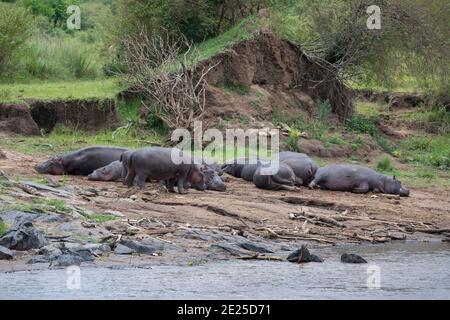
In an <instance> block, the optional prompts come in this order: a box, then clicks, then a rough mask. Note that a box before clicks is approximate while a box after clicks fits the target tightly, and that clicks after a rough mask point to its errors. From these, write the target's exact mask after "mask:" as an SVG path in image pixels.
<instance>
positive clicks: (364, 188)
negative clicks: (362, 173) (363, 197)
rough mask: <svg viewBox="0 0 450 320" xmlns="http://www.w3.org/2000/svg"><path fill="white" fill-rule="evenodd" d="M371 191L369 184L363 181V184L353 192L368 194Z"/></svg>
mask: <svg viewBox="0 0 450 320" xmlns="http://www.w3.org/2000/svg"><path fill="white" fill-rule="evenodd" d="M369 190H370V187H369V183H368V182H367V181H363V182H361V183H360V184H359V186H357V187H356V188H354V189H353V191H352V192H354V193H367V192H369Z"/></svg>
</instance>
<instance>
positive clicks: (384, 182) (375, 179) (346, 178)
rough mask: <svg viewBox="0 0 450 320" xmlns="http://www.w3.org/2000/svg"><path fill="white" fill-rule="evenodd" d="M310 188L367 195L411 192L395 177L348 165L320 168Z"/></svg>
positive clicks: (406, 193) (403, 194)
mask: <svg viewBox="0 0 450 320" xmlns="http://www.w3.org/2000/svg"><path fill="white" fill-rule="evenodd" d="M309 187H310V188H316V187H319V188H322V189H327V190H334V191H350V192H354V193H367V192H369V191H373V190H375V189H376V190H378V191H379V192H382V193H387V194H398V195H400V196H402V197H408V196H409V190H408V189H406V188H404V187H402V183H401V182H400V181H399V180H397V179H396V178H395V177H388V176H385V175H383V174H381V173H378V172H376V171H375V170H372V169H369V168H366V167H362V166H358V165H348V164H333V165H330V166H327V167H323V168H320V169H319V170H317V173H316V176H315V178H314V180H313V181H312V182H311V183H310V184H309Z"/></svg>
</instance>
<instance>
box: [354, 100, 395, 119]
mask: <svg viewBox="0 0 450 320" xmlns="http://www.w3.org/2000/svg"><path fill="white" fill-rule="evenodd" d="M387 107H388V105H381V104H378V103H375V102H369V101H363V100H356V101H355V108H356V113H357V114H360V115H363V116H365V117H367V118H369V119H379V118H380V117H381V116H382V115H383V114H384V113H385V112H386V111H387Z"/></svg>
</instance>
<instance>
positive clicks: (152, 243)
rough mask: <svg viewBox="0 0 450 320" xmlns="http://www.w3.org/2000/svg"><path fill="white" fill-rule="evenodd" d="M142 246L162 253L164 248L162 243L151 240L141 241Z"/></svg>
mask: <svg viewBox="0 0 450 320" xmlns="http://www.w3.org/2000/svg"><path fill="white" fill-rule="evenodd" d="M142 244H144V245H146V246H150V247H152V248H155V249H156V250H158V251H163V250H164V248H165V246H166V244H165V243H164V242H163V241H161V240H158V239H151V238H147V239H144V240H142Z"/></svg>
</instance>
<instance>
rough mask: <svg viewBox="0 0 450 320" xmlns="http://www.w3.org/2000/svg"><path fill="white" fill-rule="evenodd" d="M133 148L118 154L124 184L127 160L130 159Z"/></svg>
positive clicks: (126, 173)
mask: <svg viewBox="0 0 450 320" xmlns="http://www.w3.org/2000/svg"><path fill="white" fill-rule="evenodd" d="M133 152H134V150H128V151H126V152H124V153H122V155H121V156H120V162H121V163H122V168H123V169H122V182H123V183H124V184H125V180H126V178H127V175H128V162H129V160H130V157H131V154H132V153H133Z"/></svg>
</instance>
